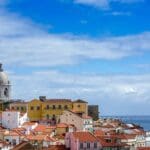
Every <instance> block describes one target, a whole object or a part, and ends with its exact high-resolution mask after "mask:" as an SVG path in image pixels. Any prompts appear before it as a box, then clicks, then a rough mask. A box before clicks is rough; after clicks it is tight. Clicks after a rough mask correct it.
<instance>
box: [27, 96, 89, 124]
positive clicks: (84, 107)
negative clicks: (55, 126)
mask: <svg viewBox="0 0 150 150" xmlns="http://www.w3.org/2000/svg"><path fill="white" fill-rule="evenodd" d="M64 110H71V111H73V112H76V113H78V114H79V115H83V114H85V115H87V112H88V103H87V102H85V101H83V100H76V101H71V100H70V99H45V100H44V99H34V100H31V101H30V102H28V108H27V112H28V117H29V119H30V121H42V120H49V121H54V122H59V119H60V115H62V114H63V111H64Z"/></svg>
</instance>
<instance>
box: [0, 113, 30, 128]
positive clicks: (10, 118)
mask: <svg viewBox="0 0 150 150" xmlns="http://www.w3.org/2000/svg"><path fill="white" fill-rule="evenodd" d="M27 121H28V117H27V113H25V114H21V113H20V112H18V111H10V110H8V111H3V112H2V126H3V127H5V128H8V129H13V128H18V127H20V126H21V125H22V124H23V123H24V122H27Z"/></svg>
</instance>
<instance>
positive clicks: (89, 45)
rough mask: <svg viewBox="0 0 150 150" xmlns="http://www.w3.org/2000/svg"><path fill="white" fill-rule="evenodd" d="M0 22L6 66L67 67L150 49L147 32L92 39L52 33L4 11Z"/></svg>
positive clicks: (0, 56) (2, 57) (0, 51)
mask: <svg viewBox="0 0 150 150" xmlns="http://www.w3.org/2000/svg"><path fill="white" fill-rule="evenodd" d="M0 22H1V24H0V61H2V62H3V63H6V64H9V65H10V64H11V65H13V64H18V65H24V66H56V65H66V64H69V65H70V64H74V63H80V62H81V61H86V60H89V59H106V60H113V59H121V58H124V57H128V56H133V55H138V54H143V53H145V52H147V51H149V50H150V43H149V40H150V32H145V33H141V34H137V35H129V36H122V37H108V38H105V39H102V38H101V39H91V38H82V37H77V36H73V35H72V36H70V35H55V34H51V33H48V32H46V31H43V30H42V29H41V28H40V27H39V26H37V25H35V24H33V23H32V22H31V21H29V20H25V19H21V18H20V17H19V16H15V15H12V14H11V15H9V14H7V13H4V12H3V13H2V12H1V13H0ZM8 58H9V59H8Z"/></svg>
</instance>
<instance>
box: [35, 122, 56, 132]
mask: <svg viewBox="0 0 150 150" xmlns="http://www.w3.org/2000/svg"><path fill="white" fill-rule="evenodd" d="M55 128H56V126H48V125H41V124H39V125H38V126H37V127H36V128H35V129H34V131H35V132H45V131H46V129H55Z"/></svg>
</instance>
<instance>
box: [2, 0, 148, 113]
mask: <svg viewBox="0 0 150 150" xmlns="http://www.w3.org/2000/svg"><path fill="white" fill-rule="evenodd" d="M0 62H1V63H3V68H4V70H5V71H6V73H7V74H8V76H9V79H10V81H11V84H12V99H23V100H25V101H29V100H31V99H34V98H38V97H39V96H40V95H45V96H46V97H47V98H71V99H73V100H75V99H83V100H86V101H88V103H89V104H95V105H99V109H100V115H150V109H149V105H150V1H149V0H43V1H41V0H0Z"/></svg>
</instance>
